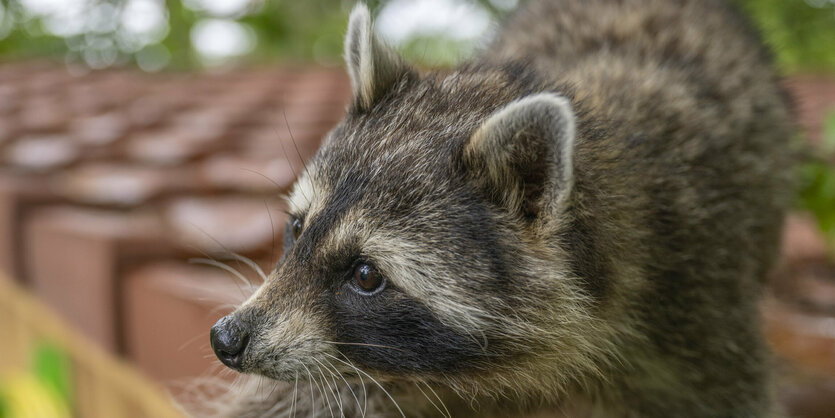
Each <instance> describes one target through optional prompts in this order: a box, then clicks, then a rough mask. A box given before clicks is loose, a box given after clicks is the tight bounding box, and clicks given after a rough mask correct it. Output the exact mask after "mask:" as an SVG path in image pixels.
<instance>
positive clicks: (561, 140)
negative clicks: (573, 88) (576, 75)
mask: <svg viewBox="0 0 835 418" xmlns="http://www.w3.org/2000/svg"><path fill="white" fill-rule="evenodd" d="M574 135H575V120H574V112H573V111H572V109H571V104H570V103H569V101H568V100H567V99H566V98H565V97H562V96H560V95H557V94H554V93H540V94H535V95H531V96H528V97H524V98H522V99H519V100H516V101H514V102H512V103H510V104H508V105H507V106H505V107H504V108H502V109H500V110H498V111H497V112H496V113H494V114H493V115H491V116H490V117H489V118H488V119H487V121H486V122H484V123H483V124H482V125H481V127H479V128H478V129H477V130H476V132H475V134H473V136H472V137H471V138H470V140H469V142H468V143H467V144H466V145H465V147H464V153H463V162H464V166H465V167H466V170H467V171H468V172H469V174H470V176H471V177H473V178H474V179H475V180H476V182H477V183H478V184H479V185H480V186H481V187H482V188H483V189H484V190H485V191H486V192H487V193H488V194H489V195H490V196H491V198H493V199H494V200H495V201H497V203H499V204H500V205H502V206H504V207H506V208H507V209H508V210H510V211H512V212H514V213H519V214H520V215H522V216H524V217H525V218H527V219H535V218H537V217H539V216H540V214H542V213H543V212H546V213H547V212H550V213H554V212H555V211H557V212H558V211H560V210H562V209H563V208H564V206H565V205H566V203H567V200H568V196H569V194H570V193H571V189H572V186H573V183H574V181H573V180H574V172H573V154H574Z"/></svg>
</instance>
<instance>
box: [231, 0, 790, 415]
mask: <svg viewBox="0 0 835 418" xmlns="http://www.w3.org/2000/svg"><path fill="white" fill-rule="evenodd" d="M381 45H382V44H380V43H378V41H376V38H375V37H374V36H373V31H372V30H371V23H370V20H369V18H368V13H367V10H365V9H364V8H362V7H360V8H359V9H356V10H355V12H354V14H353V16H352V19H351V25H350V26H349V32H348V39H347V41H346V59H347V61H348V68H349V73H350V74H351V78H352V81H353V83H354V91H355V93H356V96H357V97H356V100H355V103H354V105H353V106H352V107H351V109H349V111H348V114H347V115H346V117H345V120H344V121H343V122H342V123H341V124H340V125H339V126H338V127H336V128H335V129H334V131H333V132H332V133H331V134H330V136H329V137H328V138H327V140H326V141H325V142H324V144H323V146H322V148H321V149H320V150H319V152H318V154H317V156H316V157H315V158H314V159H313V161H311V162H310V164H309V165H308V167H307V170H306V173H305V174H304V175H303V176H302V178H301V179H300V180H299V183H298V184H297V186H296V190H295V191H294V193H293V195H292V196H290V207H291V213H292V214H293V216H295V217H297V218H299V219H302V220H304V230H303V232H302V233H301V235H300V236H299V237H298V239H297V240H294V239H292V238H288V245H287V248H286V252H285V255H284V258H283V260H282V262H281V263H280V264H279V265H278V266H277V268H276V270H275V271H274V272H273V273H272V275H271V276H270V279H269V280H268V281H267V283H266V284H265V285H264V286H263V287H262V288H261V289H260V290H259V291H258V293H256V295H254V296H253V297H252V298H251V299H250V300H249V301H248V302H247V303H245V304H244V305H243V306H242V307H240V308H239V309H238V310H237V311H236V313H235V315H237V316H238V317H239V318H240V319H241V320H242V321H244V322H246V323H248V324H250V326H251V327H252V335H251V336H250V339H251V340H250V347H249V348H248V352H247V357H246V360H245V361H244V363H243V364H244V366H243V368H244V370H245V372H247V373H253V374H260V375H264V376H268V377H271V378H273V379H276V380H284V381H287V380H289V381H291V382H293V381H294V377H299V379H300V380H299V382H302V381H304V380H303V378H304V377H306V376H310V377H314V376H330V375H329V374H328V372H325V371H324V370H322V369H319V371H316V369H317V367H324V366H325V363H326V361H327V362H329V364H330V366H331V367H332V368H333V370H335V371H338V372H339V373H340V374H341V375H343V376H345V377H346V380H348V381H349V382H350V385H349V384H348V383H341V382H340V381H339V378H338V377H335V376H333V377H329V378H330V379H332V383H333V384H334V385H335V386H336V387H338V388H342V389H336V388H335V390H334V391H333V392H332V393H333V395H334V396H332V397H331V398H330V402H331V403H332V405H331V406H333V404H334V403H337V404H339V405H341V409H343V410H345V411H347V412H346V413H347V414H349V415H354V416H356V410H355V409H346V408H345V406H346V405H349V404H351V402H354V401H353V397H350V396H349V395H347V396H348V398H347V399H346V400H344V401H339V402H338V401H337V400H338V399H341V398H342V397H343V396H345V388H347V387H349V386H350V387H353V388H357V387H358V386H356V385H358V384H360V383H359V382H360V380H361V379H364V381H363V382H364V384H365V386H368V387H370V386H374V387H376V388H377V389H375V390H374V394H372V395H369V396H371V397H372V398H373V400H374V401H373V402H372V403H373V404H374V405H376V406H375V407H372V409H371V410H369V411H366V412H367V413H368V414H369V416H374V415H375V414H376V415H385V416H399V415H400V412H399V411H398V410H397V408H394V409H392V407H393V406H394V405H395V404H396V405H398V407H400V408H402V410H403V411H404V414H405V415H407V416H433V415H434V416H444V415H447V414H446V412H445V409H444V408H442V406H446V408H448V409H449V410H450V412H451V413H452V415H453V416H491V415H492V416H507V415H509V414H512V413H519V412H520V411H522V412H535V411H541V410H545V411H554V410H563V411H572V412H575V413H576V414H577V415H576V416H593V417H665V418H666V417H684V416H686V417H720V416H721V417H724V416H727V417H774V416H779V415H780V411H779V409H778V408H777V407H776V406H775V402H774V396H773V393H772V390H771V378H770V372H769V367H768V362H769V356H768V352H767V350H766V348H765V346H764V344H763V342H762V337H761V335H760V330H759V325H758V312H757V297H758V295H759V292H760V288H761V284H762V282H763V280H764V278H765V277H766V275H767V274H768V272H769V270H770V269H771V267H772V265H773V262H774V259H775V257H776V255H777V247H778V243H779V238H780V237H779V234H780V227H781V222H782V219H783V216H784V213H785V211H786V208H787V207H788V205H789V203H790V200H791V196H792V186H793V185H792V181H791V178H792V168H793V162H794V158H793V152H792V148H791V146H790V145H791V144H790V138H791V136H792V127H791V123H790V120H789V113H788V110H787V105H786V103H785V100H784V96H783V94H782V92H781V90H780V88H779V86H778V83H777V81H776V76H775V74H774V72H773V70H772V69H771V65H770V62H769V60H768V57H767V54H766V53H764V51H763V49H762V46H761V44H760V42H759V40H758V39H757V38H756V36H754V35H753V34H752V33H751V32H750V30H748V29H747V26H746V24H745V22H744V21H743V20H742V19H741V18H740V17H739V16H738V15H737V14H736V13H735V12H734V11H733V10H732V9H731V8H730V7H729V6H728V5H727V4H725V2H723V1H719V0H681V1H666V0H552V1H548V0H532V1H530V2H527V3H526V4H525V6H524V7H522V8H521V9H520V10H519V11H517V12H516V13H515V14H514V15H513V16H512V17H511V18H510V19H509V20H508V21H507V22H506V23H505V24H504V27H503V30H502V31H501V32H500V34H499V36H498V37H497V38H496V39H495V41H494V42H493V43H492V44H491V45H490V46H489V47H488V48H487V50H486V51H485V52H484V53H483V54H482V55H481V56H479V57H478V58H476V59H475V60H473V61H472V62H469V63H466V64H464V65H463V66H461V67H460V68H458V69H456V70H455V71H453V72H451V73H443V74H442V73H429V74H425V75H423V76H420V77H418V76H417V74H416V73H415V72H413V71H410V70H408V69H407V68H408V67H406V66H404V65H401V64H400V63H401V61H400V59H399V58H397V57H396V56H394V55H393V53H391V51H390V50H389V49H386V48H384V47H382V46H381ZM363 51H366V52H368V53H370V54H371V56H370V57H369V56H368V55H365V52H363ZM404 68H406V70H404ZM356 259H362V260H370V262H373V263H374V264H375V265H376V266H377V268H378V269H379V270H380V271H381V272H382V274H383V275H384V276H385V277H386V280H387V287H386V288H385V289H384V290H383V291H382V292H381V293H379V294H375V296H361V295H358V294H356V292H353V291H352V290H351V287H350V266H351V265H352V264H351V263H352V262H354V260H356ZM351 344H354V345H351ZM375 346H376V347H375ZM320 365H321V366H320ZM305 370H307V371H311V370H312V373H309V374H308V373H307V372H305ZM372 376H373V377H374V379H375V382H374V383H372V382H370V380H369V378H370V377H372ZM315 380H317V381H321V382H322V383H324V382H323V381H322V379H321V378H319V379H315ZM375 383H378V384H375ZM416 387H417V388H420V389H421V391H420V392H417V391H416V390H415V388H416ZM383 388H385V390H382V389H383ZM378 389H379V390H378ZM429 389H432V390H433V391H434V392H435V394H436V396H433V395H432V393H429ZM293 391H294V389H293V383H291V384H289V386H288V385H287V384H283V385H281V386H279V389H277V390H276V392H272V394H273V395H272V396H270V397H268V398H266V399H265V398H264V395H263V394H262V395H259V394H257V393H253V394H250V395H247V394H246V391H243V393H241V392H235V394H233V395H232V396H234V397H236V401H235V402H230V403H228V404H227V405H233V406H232V407H229V408H227V410H226V411H225V412H224V413H223V414H222V415H225V416H272V415H274V416H279V415H280V414H283V415H285V416H286V415H288V414H291V413H292V407H287V403H286V398H287V396H288V395H290V394H291V393H293ZM310 391H313V392H316V393H320V394H321V393H322V392H324V393H327V389H325V388H324V386H322V390H317V389H311V390H309V391H308V392H310ZM337 392H339V393H341V394H342V395H339V394H338V393H337ZM276 393H278V395H276ZM369 393H370V392H369ZM308 395H310V393H308ZM389 395H390V396H391V398H389ZM326 398H327V397H326V396H320V397H318V398H314V397H312V396H311V397H310V398H309V399H310V401H309V403H308V404H306V405H309V406H312V405H314V404H315V405H319V408H318V409H317V412H316V414H315V415H317V416H330V413H329V411H328V410H327V409H326V408H325V407H324V405H325V399H326ZM252 399H255V400H252ZM281 399H285V401H284V403H283V404H281V405H284V407H279V408H275V409H273V407H274V406H275V405H279V402H280V401H281ZM442 404H443V405H442ZM234 405H238V406H237V407H235V406H234ZM252 405H261V407H260V409H259V407H258V406H252ZM297 406H298V404H297ZM351 408H353V407H351ZM270 409H273V412H271V413H269V414H267V413H266V412H264V411H266V410H270ZM276 411H280V412H276ZM302 411H303V412H304V414H307V415H314V414H313V411H312V408H311V409H303V410H299V409H298V408H297V412H299V414H301V413H302ZM360 415H362V414H360Z"/></svg>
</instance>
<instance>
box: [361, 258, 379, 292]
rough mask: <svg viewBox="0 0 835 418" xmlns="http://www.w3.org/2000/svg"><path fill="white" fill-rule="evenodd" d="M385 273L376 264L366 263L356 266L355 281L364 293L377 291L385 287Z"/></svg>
mask: <svg viewBox="0 0 835 418" xmlns="http://www.w3.org/2000/svg"><path fill="white" fill-rule="evenodd" d="M383 282H384V280H383V275H382V274H380V272H378V271H377V269H376V268H374V266H372V265H370V264H366V263H360V264H357V266H356V267H354V283H356V285H357V287H359V290H360V291H362V292H364V293H369V294H370V293H375V292H376V291H378V290H379V289H381V288H382V287H383Z"/></svg>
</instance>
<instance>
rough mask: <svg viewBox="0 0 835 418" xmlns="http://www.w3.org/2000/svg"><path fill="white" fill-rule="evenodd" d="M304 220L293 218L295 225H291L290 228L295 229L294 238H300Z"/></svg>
mask: <svg viewBox="0 0 835 418" xmlns="http://www.w3.org/2000/svg"><path fill="white" fill-rule="evenodd" d="M303 226H304V225H303V224H302V220H301V219H299V218H295V219H293V225H291V226H290V229H292V230H293V238H295V239H299V235H301V234H302V227H303Z"/></svg>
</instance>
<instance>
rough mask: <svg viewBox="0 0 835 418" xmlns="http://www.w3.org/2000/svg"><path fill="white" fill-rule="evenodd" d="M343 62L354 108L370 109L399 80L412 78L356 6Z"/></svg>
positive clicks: (363, 8)
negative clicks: (405, 76) (348, 77)
mask: <svg viewBox="0 0 835 418" xmlns="http://www.w3.org/2000/svg"><path fill="white" fill-rule="evenodd" d="M345 61H346V63H347V64H348V74H349V75H350V76H351V87H352V88H353V91H354V105H355V106H356V107H357V108H358V109H360V110H364V109H367V108H369V107H371V106H372V105H373V104H374V102H376V101H377V99H379V98H380V97H381V96H382V95H383V94H384V93H385V92H386V91H388V89H389V88H390V87H391V86H392V85H393V84H394V83H395V82H396V81H397V80H398V79H399V78H400V77H402V76H404V75H406V74H414V73H415V71H414V69H413V68H412V67H410V66H409V65H408V64H406V62H405V61H403V59H402V58H400V56H399V55H397V53H396V52H395V51H394V50H392V49H391V48H390V47H389V46H388V45H386V44H385V43H384V42H382V41H381V40H380V39H379V38H377V35H375V34H374V27H373V24H372V21H371V14H370V13H369V11H368V7H366V5H365V4H362V3H358V4H357V5H356V6H355V7H354V11H352V12H351V19H350V21H349V22H348V33H347V34H346V35H345Z"/></svg>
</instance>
